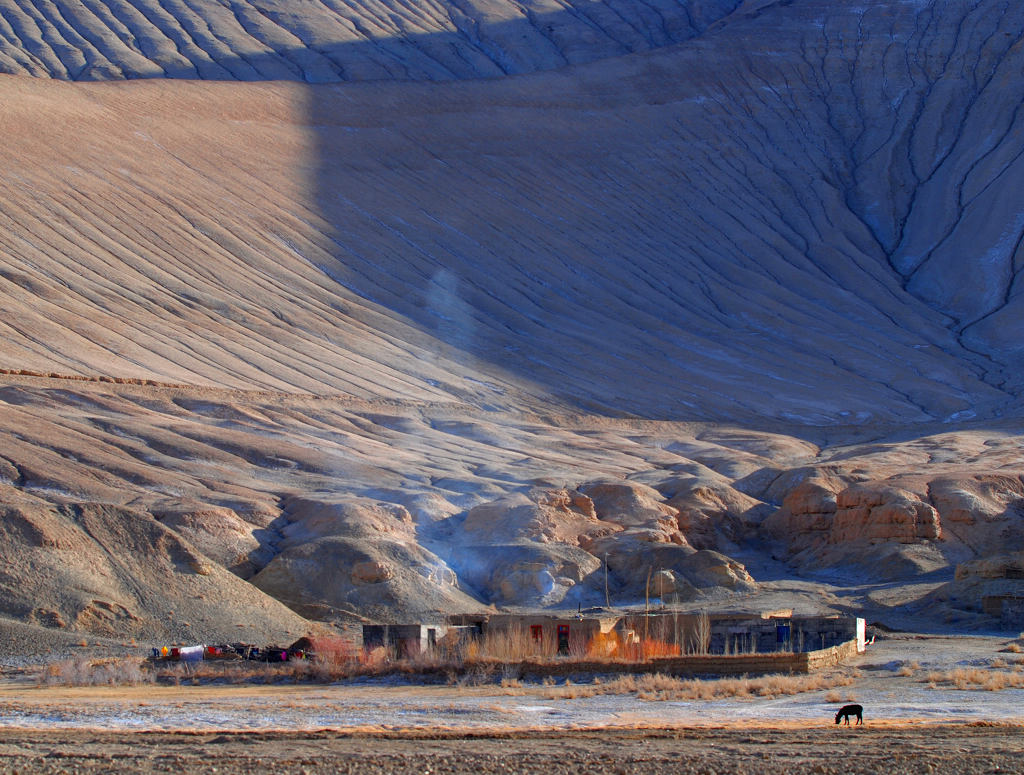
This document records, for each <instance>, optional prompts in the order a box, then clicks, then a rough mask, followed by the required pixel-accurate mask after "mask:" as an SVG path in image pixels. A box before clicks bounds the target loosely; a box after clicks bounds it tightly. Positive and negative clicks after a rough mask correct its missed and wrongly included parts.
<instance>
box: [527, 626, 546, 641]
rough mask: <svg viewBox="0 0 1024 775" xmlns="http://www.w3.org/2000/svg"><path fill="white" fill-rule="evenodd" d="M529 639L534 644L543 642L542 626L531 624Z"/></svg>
mask: <svg viewBox="0 0 1024 775" xmlns="http://www.w3.org/2000/svg"><path fill="white" fill-rule="evenodd" d="M530 639H531V640H533V642H534V643H540V642H541V641H542V640H544V626H543V625H541V624H531V625H530Z"/></svg>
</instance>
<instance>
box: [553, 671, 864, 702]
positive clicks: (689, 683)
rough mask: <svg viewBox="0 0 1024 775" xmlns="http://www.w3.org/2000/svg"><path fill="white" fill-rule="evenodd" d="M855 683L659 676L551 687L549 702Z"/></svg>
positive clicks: (772, 692) (818, 678)
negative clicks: (581, 697)
mask: <svg viewBox="0 0 1024 775" xmlns="http://www.w3.org/2000/svg"><path fill="white" fill-rule="evenodd" d="M852 681H853V679H852V678H851V677H850V676H848V675H846V674H843V673H830V674H816V675H765V676H758V677H754V678H749V677H746V676H744V677H741V678H720V679H717V680H701V679H696V678H676V677H673V676H668V675H663V674H660V673H651V674H643V675H623V676H619V677H617V678H614V679H611V680H608V681H606V682H595V683H593V684H591V685H589V686H587V687H578V686H568V687H552V688H551V689H550V690H549V691H548V692H547V696H548V697H549V698H550V699H565V698H575V697H580V696H587V697H592V696H595V695H599V694H635V695H636V697H637V698H638V699H641V700H650V701H663V700H715V699H721V698H724V697H739V698H743V697H751V696H758V697H776V696H779V695H787V694H799V693H802V692H813V691H819V690H821V689H825V688H829V687H834V686H847V685H849V684H850V683H852Z"/></svg>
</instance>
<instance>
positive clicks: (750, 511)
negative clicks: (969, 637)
mask: <svg viewBox="0 0 1024 775" xmlns="http://www.w3.org/2000/svg"><path fill="white" fill-rule="evenodd" d="M301 8H302V10H301V11H295V12H291V11H289V12H288V13H285V12H284V11H283V10H282V7H281V6H274V7H273V8H271V7H270V6H266V5H259V4H255V3H254V4H244V3H238V4H232V5H231V6H230V7H228V6H221V5H217V6H216V7H214V6H213V5H210V6H209V7H207V5H206V4H203V3H192V4H173V3H172V4H162V5H157V4H153V5H152V6H150V5H148V4H146V3H138V4H137V5H128V4H121V5H117V6H116V8H115V6H114V5H109V6H108V5H106V4H104V3H101V2H98V1H97V2H90V3H86V4H85V5H82V4H77V5H74V6H71V5H68V6H67V7H65V6H64V5H63V4H60V3H56V4H13V3H11V4H8V6H5V7H2V8H0V17H2V18H3V19H4V21H5V23H6V25H7V27H6V28H3V29H0V39H2V41H0V62H2V63H3V64H2V67H3V68H4V69H7V70H9V71H10V72H15V73H19V74H20V75H17V76H6V77H2V78H0V100H2V104H3V105H4V109H3V112H2V113H0V130H2V131H3V134H4V137H5V138H6V141H5V143H4V144H3V146H2V147H0V298H3V300H4V303H5V306H6V308H7V310H8V314H7V315H6V316H5V319H4V321H2V323H0V325H2V329H0V331H2V336H0V368H2V369H4V370H5V372H6V373H5V375H4V376H3V377H0V379H2V380H3V381H4V384H5V385H6V386H5V387H4V388H3V389H2V391H0V398H2V400H3V401H4V402H5V403H4V405H2V407H0V409H2V413H3V416H4V421H3V424H2V429H0V437H3V438H4V444H3V447H2V448H0V458H2V460H0V464H2V465H3V467H4V470H5V473H4V477H5V484H4V486H3V490H4V494H3V502H4V503H6V504H9V506H10V509H11V511H9V520H8V521H9V522H10V524H12V525H15V526H17V525H22V526H24V525H29V526H30V527H26V528H24V529H23V528H22V527H17V529H14V528H12V529H11V530H10V531H8V532H9V533H10V535H11V540H10V542H8V548H7V549H6V550H5V551H7V552H8V553H9V557H8V559H7V560H6V561H5V566H4V567H5V568H8V569H9V571H7V572H6V573H7V575H6V579H7V580H6V581H5V582H4V583H5V584H6V585H7V587H8V589H9V590H10V593H9V594H8V595H6V596H5V599H6V600H7V601H8V602H7V603H5V606H6V607H5V608H4V610H5V611H6V612H7V613H8V614H10V615H13V616H17V617H21V618H26V617H27V618H30V619H33V620H37V621H39V622H40V623H43V624H48V625H50V626H55V625H56V624H59V623H63V624H62V625H61V626H63V627H66V628H74V627H84V628H89V627H93V628H94V629H102V628H103V627H108V628H113V629H114V630H116V629H117V628H121V629H122V630H123V629H124V628H125V627H133V628H135V630H133V632H134V631H136V630H139V629H145V627H147V626H148V622H151V621H155V620H157V619H159V620H160V621H161V622H162V624H161V626H162V627H171V628H172V629H173V628H174V627H176V626H178V625H177V624H176V623H175V622H173V621H172V622H171V623H170V624H165V622H166V620H167V619H168V615H167V614H166V611H165V610H164V609H165V608H166V607H167V605H165V604H164V603H160V606H163V607H162V608H161V607H160V606H157V605H156V604H153V603H151V602H149V599H150V598H149V596H148V595H147V593H146V584H147V583H149V582H144V581H139V582H138V583H139V584H140V585H141V586H140V587H138V588H132V589H129V588H128V587H125V586H123V585H120V582H118V584H112V583H111V582H110V578H111V574H113V577H116V578H121V577H123V576H125V575H139V577H140V578H148V577H146V576H145V574H138V573H136V571H135V570H131V571H129V570H125V569H122V570H117V571H115V570H110V569H107V570H97V569H98V568H99V569H102V568H104V567H106V566H105V565H104V563H106V562H108V561H110V562H113V563H114V564H115V565H117V563H119V562H121V561H120V560H118V557H119V556H121V553H124V552H130V551H131V550H130V548H128V547H130V545H132V544H131V541H137V540H138V539H137V538H131V541H128V539H127V538H126V539H125V540H126V541H128V542H127V543H125V544H124V545H123V546H120V545H108V544H111V543H112V544H116V543H117V542H116V541H114V539H111V541H110V542H105V539H104V540H100V541H99V542H98V543H99V545H101V546H107V548H109V549H110V551H111V556H110V558H108V559H104V560H103V562H102V563H99V562H92V563H85V564H79V565H77V566H75V567H76V569H77V570H75V573H78V574H79V575H78V576H77V577H76V580H75V581H74V582H73V583H71V582H69V581H68V580H67V579H64V578H63V577H60V578H59V579H58V578H57V577H54V578H55V581H54V582H53V584H50V585H42V586H40V588H39V589H38V591H37V593H36V594H37V596H38V598H39V599H38V600H37V601H36V603H37V604H36V605H30V602H31V601H30V600H26V599H24V595H23V594H21V592H20V591H19V592H18V594H15V590H21V589H22V587H23V577H24V574H25V573H27V571H26V570H25V566H24V563H23V559H24V552H23V549H24V548H25V547H26V546H29V547H34V548H33V549H32V551H33V552H35V551H39V552H41V553H42V555H43V556H45V557H50V558H51V559H52V555H53V553H54V552H59V551H60V550H61V547H64V545H65V544H66V545H67V546H66V547H65V548H67V549H68V550H70V551H75V547H76V546H77V543H76V542H77V541H78V540H79V539H76V538H73V536H76V535H77V536H81V526H80V525H79V522H80V521H81V519H83V517H81V516H80V515H81V514H87V515H95V514H99V515H100V517H95V516H94V517H93V518H97V519H98V518H102V520H103V524H104V525H109V524H110V523H111V520H113V521H115V522H116V519H117V518H125V519H128V518H129V517H128V516H127V515H132V516H131V517H130V519H137V520H140V523H139V525H140V526H139V527H138V529H139V530H141V531H142V534H144V535H160V536H165V535H166V536H171V537H173V541H172V540H171V539H170V538H165V539H162V540H161V542H160V543H159V547H161V548H160V552H162V554H161V553H160V552H158V555H159V557H158V558H157V559H154V560H153V562H154V563H158V564H161V563H162V565H160V567H161V568H163V567H164V566H167V567H168V568H172V569H175V570H173V572H174V573H180V574H185V575H186V576H187V575H188V574H195V573H198V571H197V570H196V567H199V568H201V569H203V570H205V571H206V572H208V573H209V572H212V570H213V569H216V570H217V573H220V572H221V571H225V572H227V571H231V572H232V573H233V574H234V576H233V577H232V578H235V579H237V580H238V581H237V583H239V584H243V583H244V586H245V588H246V589H247V590H250V591H251V593H252V594H253V595H255V597H253V598H252V599H251V600H250V599H249V598H247V597H246V596H245V595H230V596H231V597H232V599H235V600H239V601H242V600H249V602H247V603H245V606H248V607H247V608H245V610H240V612H239V617H241V618H243V619H246V620H247V621H249V622H252V621H254V620H258V619H259V618H261V617H266V616H267V613H266V611H267V610H270V609H267V608H266V607H265V604H264V603H266V605H269V604H270V603H269V602H267V601H268V599H267V598H266V597H265V596H264V595H263V593H264V592H265V593H267V594H269V595H270V596H272V597H273V598H276V600H278V601H282V602H284V603H286V604H287V605H288V606H290V607H292V608H293V609H294V610H296V611H298V612H299V613H301V614H302V615H304V616H308V617H313V618H321V617H325V616H326V617H332V616H341V615H348V614H361V615H369V616H372V617H375V618H384V619H387V618H392V619H395V618H401V617H402V616H407V615H409V616H411V615H420V614H423V613H424V612H427V611H431V610H466V609H471V608H473V607H474V606H477V607H482V606H487V605H491V604H494V605H575V604H581V605H590V604H597V603H603V602H604V600H605V592H604V584H605V581H604V579H605V574H606V573H607V575H608V576H609V587H610V590H611V592H610V594H613V595H614V596H615V602H618V603H628V602H635V601H637V600H641V599H643V598H644V597H645V596H646V595H647V594H648V593H649V592H656V593H657V595H658V596H660V597H662V598H664V599H672V600H679V601H682V602H686V603H688V604H692V605H707V604H711V603H714V602H715V601H730V600H736V599H741V598H743V597H744V596H751V595H754V596H757V595H763V596H765V597H761V598H758V599H761V600H765V601H767V600H769V599H771V600H774V598H771V594H772V590H773V589H774V588H775V586H777V585H778V584H780V583H782V580H784V579H785V578H797V576H798V575H799V574H800V573H805V574H819V575H818V576H817V578H819V579H826V578H833V579H835V578H841V577H843V574H854V573H856V574H860V575H861V576H863V575H864V574H867V575H868V576H870V577H871V579H872V580H874V581H878V582H883V581H892V582H893V583H901V584H902V583H911V582H919V581H923V580H929V581H935V582H936V583H938V582H940V581H952V579H953V568H954V566H955V565H956V564H957V563H965V562H969V561H972V560H975V559H977V558H989V557H991V556H992V555H993V554H994V553H1001V552H1009V551H1015V550H1019V549H1021V548H1022V547H1021V539H1022V537H1024V533H1022V527H1021V525H1020V524H1019V523H1020V519H1021V513H1020V507H1021V500H1022V497H1024V496H1022V485H1021V476H1022V475H1024V464H1022V461H1021V456H1020V421H1021V418H1020V410H1019V406H1020V391H1021V388H1022V383H1021V378H1020V376H1019V375H1020V373H1021V371H1020V365H1021V349H1020V346H1019V344H1018V342H1017V337H1016V332H1017V331H1018V330H1019V328H1020V322H1021V320H1020V319H1021V302H1020V297H1019V294H1018V293H1017V291H1018V283H1017V274H1018V271H1019V268H1020V263H1021V259H1020V255H1019V254H1020V244H1021V235H1022V234H1024V220H1022V216H1021V212H1024V206H1022V202H1021V193H1020V192H1021V190H1022V189H1021V186H1020V185H1019V182H1020V180H1021V178H1022V176H1021V170H1020V164H1021V162H1020V159H1021V158H1024V155H1022V153H1021V151H1022V142H1024V132H1021V121H1022V117H1021V116H1020V111H1019V106H1020V104H1021V101H1022V96H1024V95H1022V93H1021V92H1022V90H1024V81H1022V80H1021V79H1020V77H1019V75H1020V72H1021V70H1022V65H1024V54H1022V52H1024V48H1022V43H1021V38H1022V34H1024V9H1022V8H1020V7H1019V6H1018V5H1015V4H1012V3H1009V2H994V1H989V2H985V1H983V2H979V3H970V4H968V3H957V2H948V3H943V2H936V3H907V2H891V3H873V4H870V5H868V6H864V5H859V4H854V3H848V2H812V0H793V2H787V3H775V2H745V3H732V2H721V3H713V2H709V3H696V2H693V3H672V4H669V5H666V6H665V7H664V8H662V7H658V6H655V5H651V4H639V3H636V4H634V3H574V4H567V5H564V6H559V8H557V9H556V8H554V7H551V8H547V7H544V8H542V7H541V6H540V5H538V4H522V5H520V4H511V3H497V2H496V3H492V4H483V3H473V4H468V3H457V4H449V5H440V4H439V5H437V6H434V5H430V4H419V3H417V4H412V5H410V6H408V7H405V6H402V7H399V6H384V5H380V6H378V5H374V4H369V3H365V4H363V3H359V4H352V5H350V6H345V7H344V8H343V7H341V6H339V5H336V4H335V5H331V6H330V7H328V6H327V5H320V4H316V3H311V4H308V5H303V6H302V7H301ZM30 21H31V23H30ZM200 21H201V22H202V23H201V24H200ZM33 25H34V26H33ZM389 25H391V26H389ZM547 25H550V26H547ZM186 32H187V33H188V35H187V37H186V35H185V33H186ZM76 35H77V36H78V37H76ZM289 36H290V37H289ZM544 41H547V42H546V43H545V42H544ZM442 52H443V56H442ZM445 57H448V59H445ZM29 75H33V76H48V78H40V77H28V76H29ZM138 78H145V80H143V81H139V80H124V79H138ZM207 78H212V79H224V80H220V81H217V82H205V81H204V82H200V81H199V80H196V79H207ZM63 79H78V80H92V81H95V80H100V81H105V82H100V83H68V82H65V80H63ZM263 79H283V80H282V81H278V82H274V83H252V82H251V81H253V80H263ZM342 80H358V81H373V82H372V83H368V82H364V83H340V81H342ZM302 81H334V82H335V83H329V84H321V85H315V86H311V85H308V84H305V83H301V82H302ZM19 372H20V374H19ZM46 375H50V376H46ZM74 378H85V379H84V381H83V380H82V379H74ZM99 379H102V380H105V381H103V382H100V381H97V380H99ZM114 380H120V382H121V384H117V383H116V382H115V381H114ZM82 509H85V511H82ZM92 509H99V511H92ZM69 520H70V522H69ZM76 520H78V521H77V522H76ZM105 529H108V528H105ZM76 531H77V532H76ZM51 534H52V535H57V534H59V535H60V536H63V538H61V539H60V541H63V543H60V542H58V543H59V544H60V545H59V546H58V544H54V543H52V542H48V541H49V539H47V538H46V536H49V535H51ZM111 535H113V533H111ZM133 535H134V534H133ZM40 536H43V537H42V538H40ZM175 542H180V547H183V548H180V547H179V543H175ZM89 551H93V550H92V549H90V550H89ZM182 552H184V553H185V554H182ZM189 553H193V554H189ZM186 556H187V557H192V556H195V557H202V558H205V560H202V561H200V560H196V563H198V565H197V564H196V563H192V562H190V561H183V560H181V557H186ZM176 557H177V558H178V559H175V558H176ZM207 561H208V562H209V566H207V565H204V564H203V563H204V562H207ZM124 562H125V563H126V565H125V568H132V569H134V567H135V566H134V565H133V564H132V563H134V562H135V560H131V562H129V561H128V559H127V556H125V560H124ZM786 563H789V565H786ZM1007 563H1009V564H1012V560H1006V562H1005V563H1004V565H1006V564H1007ZM997 564H998V563H997ZM965 567H966V566H965ZM986 567H987V566H986ZM989 572H990V571H989V570H987V571H986V573H989ZM90 573H95V574H98V575H95V576H90ZM992 573H994V571H992ZM820 574H832V576H821V575H820ZM837 574H838V575H837ZM990 575H991V573H990ZM996 575H998V574H996ZM649 578H653V579H654V581H653V583H654V585H655V586H656V589H653V588H652V587H648V586H647V584H648V579H649ZM104 579H105V580H104ZM186 581H187V579H186V580H185V581H183V582H182V586H181V589H182V590H184V589H188V588H190V587H189V586H188V584H187V583H186ZM189 583H191V582H189ZM773 585H775V586H773ZM69 586H71V587H74V588H76V589H95V595H92V596H90V595H82V594H75V595H68V594H67V593H66V592H64V591H62V590H66V589H67V588H68V587H69ZM200 586H202V585H200ZM961 587H963V584H961ZM221 588H222V589H223V590H224V594H225V596H229V594H230V593H229V590H231V589H233V588H234V587H233V586H231V585H229V584H223V585H221ZM196 589H198V587H196ZM957 589H960V587H958V588H956V589H954V588H952V587H951V588H950V590H947V591H948V594H947V595H946V597H945V598H943V600H947V601H948V600H953V602H954V604H956V605H959V606H960V607H961V608H962V607H964V606H967V607H970V606H972V605H976V604H977V600H975V599H974V598H971V599H967V600H958V599H957V598H956V595H957V594H960V592H957ZM972 589H973V588H972ZM261 590H262V592H261ZM929 591H930V590H929ZM181 594H182V595H184V594H186V593H185V592H181ZM196 594H202V595H203V596H204V598H203V599H204V600H206V599H208V597H209V594H210V592H209V590H207V589H205V588H204V590H203V591H202V592H196ZM922 594H923V593H922ZM979 594H980V593H977V592H976V590H975V591H972V592H971V595H974V597H977V596H978V595H979ZM911 597H912V596H911ZM154 599H156V598H154ZM161 599H162V598H161ZM896 599H898V600H900V601H901V604H902V603H905V602H906V601H907V600H909V599H911V598H910V597H906V596H903V597H901V596H900V595H896V596H895V597H892V598H885V601H890V602H891V600H896ZM256 601H264V602H261V603H259V605H257V602H256ZM885 601H883V600H882V598H877V597H876V598H874V599H866V602H865V601H864V600H862V601H861V602H860V603H859V604H864V605H868V604H871V605H876V604H877V605H883V604H884V602H885ZM101 603H102V605H100V604H101ZM807 604H808V605H813V606H825V607H826V608H827V607H828V606H829V605H833V604H835V603H834V602H833V603H829V602H828V600H827V599H826V598H824V597H822V598H816V599H815V600H814V601H813V603H807ZM205 605H206V603H203V605H202V606H199V608H197V609H196V610H197V611H198V613H197V614H196V618H202V619H204V620H205V621H207V622H211V623H210V624H209V625H208V626H209V627H211V628H213V630H216V626H215V624H214V623H212V621H213V620H212V619H211V618H210V617H209V616H208V614H207V612H206V609H205V608H204V607H203V606H205ZM237 605H239V606H241V603H238V604H237ZM89 606H92V608H89ZM105 606H106V607H105ZM260 606H264V607H263V608H261V607H260ZM158 609H159V610H158ZM87 610H88V611H94V612H95V611H97V610H98V611H107V612H110V611H115V612H122V611H124V612H127V613H121V614H118V615H117V616H113V615H111V616H107V617H106V619H109V620H111V621H106V619H104V620H103V621H102V622H100V623H97V621H95V617H93V618H90V616H91V614H90V615H86V614H83V613H82V612H83V611H87ZM274 615H275V616H278V619H277V620H276V621H278V622H280V626H281V627H282V628H284V627H292V628H294V626H295V625H294V622H293V621H288V620H287V616H289V615H290V614H287V613H286V612H285V613H281V612H280V611H279V612H278V613H276V614H274ZM957 615H959V614H957ZM133 617H134V618H133ZM247 617H248V618H247ZM101 618H102V617H101ZM171 618H172V619H173V617H171ZM204 626H207V625H204ZM189 627H192V623H191V622H190V623H189ZM213 630H207V632H211V636H212V632H213ZM165 631H168V632H169V630H165ZM175 632H176V633H177V634H179V636H180V637H185V636H186V635H188V634H194V635H196V636H198V633H197V632H196V631H195V630H189V629H185V630H182V629H181V628H180V627H179V629H178V630H176V631H175ZM218 632H219V631H218Z"/></svg>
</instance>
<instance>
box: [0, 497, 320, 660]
mask: <svg viewBox="0 0 1024 775" xmlns="http://www.w3.org/2000/svg"><path fill="white" fill-rule="evenodd" d="M0 538H2V540H0V591H2V595H0V598H2V605H0V613H2V614H3V615H4V616H7V617H14V618H20V619H23V620H26V621H35V622H38V623H40V624H44V625H46V626H52V627H57V628H61V629H67V630H70V631H78V632H81V633H94V634H97V635H105V636H109V637H116V638H121V639H124V638H128V637H138V638H142V637H145V638H146V639H147V640H149V639H152V640H154V641H157V642H159V641H160V640H163V641H166V642H173V641H180V640H186V641H192V640H193V639H195V638H204V639H206V638H209V639H211V640H212V639H219V640H223V641H228V642H230V641H232V640H239V639H256V638H260V639H266V638H280V639H284V638H286V637H287V636H288V635H289V634H293V635H295V636H296V637H297V636H298V635H301V634H303V633H305V632H306V631H307V628H308V627H309V626H310V625H309V623H308V622H306V621H305V620H303V619H302V618H300V617H299V616H297V615H295V614H294V613H293V612H292V611H290V610H288V609H287V608H285V607H284V606H283V605H282V604H281V603H280V602H278V601H276V600H274V599H273V598H272V597H269V596H267V595H265V594H263V593H262V592H260V591H259V590H257V589H254V588H253V587H252V586H251V585H250V584H248V583H246V582H245V581H243V580H242V579H240V578H238V577H237V576H235V575H234V574H232V573H229V572H228V571H227V570H226V569H225V568H224V567H223V566H221V565H219V564H218V563H217V562H214V561H212V560H210V559H209V558H208V557H207V556H205V555H204V554H203V553H201V552H200V551H198V550H197V548H196V547H195V546H193V545H192V544H191V543H189V542H188V541H186V540H185V539H183V538H182V537H180V536H179V535H177V534H176V533H175V532H174V531H172V530H171V529H170V528H168V527H165V526H164V525H162V524H161V523H160V522H158V521H156V520H155V519H153V518H152V517H151V516H150V515H148V514H145V513H143V512H138V511H134V510H130V509H124V508H118V507H113V506H100V505H91V504H86V505H65V506H53V505H50V504H45V503H42V502H37V503H34V504H33V503H30V502H24V503H21V504H20V505H16V506H4V507H0Z"/></svg>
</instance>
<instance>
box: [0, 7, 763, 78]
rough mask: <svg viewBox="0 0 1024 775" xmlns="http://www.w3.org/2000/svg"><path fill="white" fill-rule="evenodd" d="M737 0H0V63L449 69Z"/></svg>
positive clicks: (136, 70)
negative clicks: (160, 0) (159, 0)
mask: <svg viewBox="0 0 1024 775" xmlns="http://www.w3.org/2000/svg"><path fill="white" fill-rule="evenodd" d="M741 5H743V3H741V2H740V0H689V1H688V2H676V0H653V2H652V1H650V0H649V1H648V2H643V3H640V2H632V0H626V1H625V2H623V1H622V0H617V1H615V2H594V0H526V2H510V1H509V0H457V2H445V1H444V0H440V1H439V0H427V1H425V2H424V1H422V0H418V1H416V2H413V1H412V0H349V1H347V2H345V1H343V2H335V1H332V0H307V1H306V2H301V3H300V2H281V1H280V0H276V1H275V0H255V2H252V1H250V0H236V1H234V2H231V3H221V2H215V1H214V0H184V1H180V0H179V1H175V2H162V3H158V2H154V1H153V0H87V1H86V2H67V0H55V2H26V0H4V1H3V2H2V3H0V72H7V73H18V74H29V75H39V76H48V77H51V78H62V79H70V80H112V79H117V78H189V79H216V80H242V81H248V80H282V79H283V80H296V81H304V82H309V83H320V82H325V81H353V80H355V81H365V80H381V79H391V78H402V79H415V80H451V79H457V78H476V77H499V76H502V75H507V74H514V73H525V72H532V71H535V70H550V69H555V68H558V67H562V66H564V65H567V64H573V63H579V62H589V61H592V60H594V59H600V58H603V57H608V56H616V55H620V54H626V53H629V52H634V51H647V50H649V49H653V48H658V47H660V46H665V45H668V44H671V43H675V42H678V41H681V40H686V39H688V38H691V37H693V36H695V35H699V34H700V33H701V32H703V31H704V30H705V29H707V28H708V27H709V26H711V25H713V24H714V23H715V22H717V21H719V20H720V19H722V18H724V17H728V16H729V14H730V13H731V12H733V11H734V10H735V9H736V8H737V7H738V6H741Z"/></svg>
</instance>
